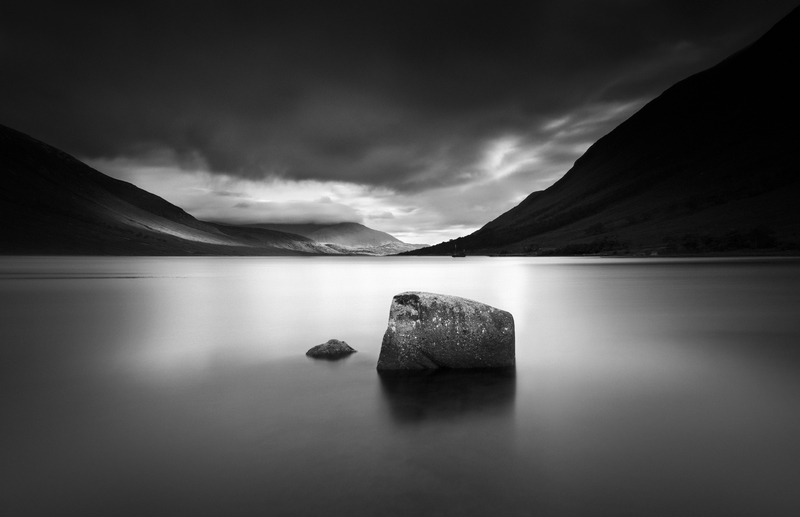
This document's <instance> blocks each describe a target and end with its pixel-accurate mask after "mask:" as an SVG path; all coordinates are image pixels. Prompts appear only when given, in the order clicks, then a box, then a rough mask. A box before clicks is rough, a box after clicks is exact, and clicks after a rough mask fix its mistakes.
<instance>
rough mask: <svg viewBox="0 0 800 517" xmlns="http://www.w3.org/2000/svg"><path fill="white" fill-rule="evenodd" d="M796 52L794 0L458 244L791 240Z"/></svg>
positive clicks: (713, 244) (444, 248)
mask: <svg viewBox="0 0 800 517" xmlns="http://www.w3.org/2000/svg"><path fill="white" fill-rule="evenodd" d="M798 62H800V9H795V10H794V11H793V12H792V13H790V14H789V15H788V16H786V17H785V18H784V19H783V20H781V21H780V22H779V23H778V24H776V25H775V26H774V27H773V28H772V29H771V30H770V31H769V32H768V33H767V34H765V35H764V36H763V37H762V38H760V39H759V40H758V41H757V42H755V43H754V44H752V45H750V46H749V47H747V48H745V49H743V50H741V51H739V52H738V53H736V54H734V55H733V56H731V57H729V58H728V59H726V60H725V61H723V62H721V63H719V64H718V65H717V66H715V67H713V68H711V69H709V70H706V71H704V72H701V73H699V74H696V75H694V76H691V77H689V78H688V79H685V80H684V81H681V82H679V83H677V84H676V85H674V86H673V87H671V88H669V89H668V90H667V91H665V92H664V93H663V94H662V95H661V96H659V97H658V98H656V99H654V100H653V101H652V102H650V103H648V104H647V105H646V106H645V107H643V108H642V109H641V110H640V111H639V112H637V113H636V114H635V115H633V116H632V117H631V118H630V119H628V120H626V121H625V122H624V123H622V124H620V125H619V126H618V127H617V128H616V129H614V130H613V131H612V132H611V133H609V134H608V135H606V136H605V137H603V138H601V139H600V140H598V141H597V142H596V143H595V144H594V145H593V146H592V147H591V148H590V149H589V150H588V151H587V152H586V153H585V154H584V155H583V156H582V157H581V158H580V159H578V160H577V161H576V162H575V165H574V166H573V167H572V169H570V171H569V172H568V173H567V174H566V175H565V176H564V177H563V178H562V179H561V180H559V181H558V182H556V183H555V184H554V185H553V186H552V187H550V188H548V189H546V190H544V191H541V192H534V193H533V194H531V195H530V196H529V197H528V198H527V199H525V200H524V201H523V202H522V203H520V204H519V205H518V206H517V207H515V208H513V209H512V210H510V211H508V212H506V213H505V214H503V215H501V216H500V217H498V218H497V219H495V220H494V221H491V222H490V223H488V224H486V225H485V226H484V227H483V228H481V229H480V230H478V231H477V232H475V233H473V234H472V235H469V236H467V237H464V238H461V239H457V244H458V247H459V248H466V249H468V250H470V251H472V252H476V251H483V252H499V251H510V252H532V251H535V250H537V249H542V248H550V249H553V248H562V249H567V250H569V249H572V250H574V251H580V250H586V251H597V248H598V247H599V248H605V250H606V251H608V250H610V249H612V248H634V249H646V248H658V247H662V246H665V245H673V247H674V244H675V241H676V240H677V241H678V242H679V246H678V247H680V246H681V245H680V242H682V241H683V240H685V239H689V241H692V239H695V240H699V242H700V244H697V243H695V245H694V246H686V247H685V248H686V250H688V251H692V250H693V249H694V250H698V249H701V248H703V247H704V246H705V248H708V249H709V250H713V249H715V248H719V249H733V248H735V247H736V244H735V243H733V244H731V243H730V242H727V241H730V240H731V239H734V240H735V239H736V238H737V236H738V237H739V244H740V245H742V246H751V245H753V239H755V238H756V237H757V236H759V235H760V236H762V237H764V238H765V239H766V241H764V242H762V244H763V243H766V244H772V245H774V244H776V243H779V242H783V243H795V242H798V241H800V202H799V201H798V200H800V183H799V182H798V179H800V165H799V164H800V160H798V154H797V151H798V142H800V127H799V126H798V119H799V118H800V100H798V92H799V91H800V79H798V75H797V73H796V68H797V63H798ZM747 236H751V237H753V238H752V239H751V238H750V237H747ZM745 237H746V238H745ZM726 239H727V241H726ZM592 243H594V244H595V245H594V246H591V245H590V244H592ZM703 243H705V244H703ZM726 246H727V248H726ZM452 248H453V244H452V243H443V244H440V245H437V246H435V247H432V248H426V249H423V250H419V251H418V252H417V253H420V254H422V253H436V254H443V253H449V252H451V251H452Z"/></svg>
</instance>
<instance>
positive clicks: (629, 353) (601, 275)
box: [0, 257, 800, 516]
mask: <svg viewBox="0 0 800 517" xmlns="http://www.w3.org/2000/svg"><path fill="white" fill-rule="evenodd" d="M408 290H420V291H430V292H438V293H445V294H452V295H458V296H463V297H467V298H472V299H476V300H479V301H482V302H485V303H488V304H490V305H493V306H495V307H498V308H501V309H505V310H508V311H510V312H511V313H512V314H513V315H514V318H515V324H516V352H517V366H516V370H515V371H513V372H502V373H497V374H491V373H485V372H483V373H477V374H476V373H469V372H467V373H460V372H445V373H437V374H432V375H422V376H413V377H408V378H396V377H392V376H388V377H387V376H381V375H379V374H378V372H377V371H376V370H375V365H376V363H377V358H378V353H379V351H380V343H381V337H382V335H383V332H384V330H385V328H386V322H387V317H388V311H389V304H390V302H391V298H392V296H393V295H394V294H397V293H399V292H402V291H408ZM330 338H337V339H342V340H345V341H347V342H348V343H349V344H350V345H351V346H353V347H354V348H355V349H357V350H358V353H356V354H354V355H352V356H350V357H349V358H347V359H345V360H342V361H319V360H313V359H310V358H307V357H305V355H304V354H305V352H306V350H307V349H309V348H310V347H312V346H314V345H317V344H319V343H322V342H324V341H326V340H328V339H330ZM798 436H800V261H798V260H795V259H695V260H679V259H670V260H666V259H665V260H660V259H647V260H632V259H614V260H612V259H599V258H552V259H546V258H466V259H451V258H399V257H398V258H340V257H334V258H277V257H276V258H198V257H192V258H173V257H170V258H87V257H83V258H81V257H73V258H46V257H3V258H0V513H2V514H3V515H15V516H16V515H26V516H27V515H34V516H35V515H48V516H50V515H320V514H329V515H387V516H395V515H398V516H404V515H416V516H424V515H460V516H469V515H488V514H490V513H491V514H493V515H504V516H507V515H544V516H564V515H636V516H638V515H653V516H662V515H663V516H667V515H743V516H744V515H748V516H749V515H771V516H778V515H787V516H788V515H798V514H799V512H800V490H798V489H797V488H798V487H799V486H800V440H798Z"/></svg>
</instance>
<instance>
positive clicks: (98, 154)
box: [0, 0, 794, 191]
mask: <svg viewBox="0 0 800 517" xmlns="http://www.w3.org/2000/svg"><path fill="white" fill-rule="evenodd" d="M793 6H794V1H784V0H774V1H765V0H759V1H742V2H718V1H687V2H678V1H612V2H599V1H585V2H578V1H572V2H570V1H552V2H535V1H526V2H498V1H494V2H484V3H476V2H433V1H425V2H414V1H402V2H333V1H331V2H298V1H293V2H259V3H252V4H248V3H230V2H218V3H209V2H165V3H152V4H148V3H145V2H131V3H126V4H118V3H114V2H106V3H100V4H98V5H86V4H81V3H75V2H18V3H16V4H15V5H11V6H6V7H5V8H4V13H3V15H2V17H1V18H0V70H2V74H3V77H2V81H0V98H2V105H0V123H3V124H7V125H10V126H12V127H15V128H17V129H20V130H22V131H25V132H28V133H30V134H32V135H33V136H36V137H38V138H41V139H43V140H45V141H48V142H50V143H52V144H54V145H56V146H58V147H61V148H63V149H65V150H67V151H68V152H70V153H72V154H76V155H79V156H81V157H86V158H105V159H112V158H115V157H127V158H137V157H140V158H142V159H145V158H148V157H150V158H151V157H152V156H153V155H159V156H165V155H166V156H171V157H174V158H175V159H177V160H178V161H179V162H180V163H182V164H184V165H186V166H187V167H188V166H192V167H196V166H197V165H198V164H202V165H203V166H207V167H208V168H209V169H210V170H211V171H213V172H224V173H227V174H231V175H235V176H241V177H248V178H262V177H270V176H272V177H275V176H278V177H286V178H292V179H320V180H344V181H352V182H356V183H361V184H367V185H386V186H390V187H393V188H397V189H400V190H407V191H420V190H424V189H426V188H429V187H432V186H441V185H448V184H453V183H458V182H463V181H466V180H468V179H470V178H473V179H474V177H477V176H479V175H480V174H482V172H481V170H480V168H479V167H477V166H476V164H477V163H478V162H479V161H480V160H481V157H482V156H483V153H484V152H485V151H486V146H487V145H488V144H489V143H490V142H491V141H492V140H493V139H497V138H501V137H504V136H508V135H515V136H517V137H519V138H521V142H522V143H527V144H530V145H532V146H535V145H539V144H541V143H542V142H543V141H545V140H546V139H547V138H549V137H550V135H551V134H552V131H551V130H548V129H546V127H547V125H548V124H550V123H552V121H553V120H557V119H559V118H563V117H570V116H573V117H574V116H575V114H576V113H579V112H581V110H584V111H585V110H587V109H590V108H592V107H593V106H594V107H596V106H601V107H602V106H612V107H613V106H614V105H625V104H628V103H631V102H636V101H642V102H643V101H645V100H648V99H650V98H653V97H654V96H655V95H657V94H658V93H660V92H661V91H662V90H663V89H665V88H666V87H668V86H669V85H671V84H672V83H674V82H676V81H677V80H679V79H681V78H683V77H685V76H686V75H688V74H690V73H693V72H696V71H699V70H702V69H704V68H707V67H708V66H711V65H713V64H714V63H716V62H718V61H719V60H720V59H722V58H724V57H725V56H726V55H728V54H730V53H731V52H733V51H735V50H737V49H739V48H741V47H742V46H744V45H746V44H748V43H750V42H751V41H753V40H754V39H755V38H756V37H757V36H759V35H760V34H762V33H763V32H765V31H766V30H767V29H768V28H769V27H770V26H771V25H772V24H774V23H775V22H776V21H777V20H778V19H780V17H782V16H783V15H784V14H786V13H787V12H788V11H789V10H790V9H791V8H792V7H793ZM610 109H611V108H610ZM612 111H613V110H612ZM627 115H629V114H626V116H627ZM619 121H620V119H619V118H618V117H617V118H614V117H611V118H609V119H607V120H606V121H604V122H602V123H599V124H595V126H593V128H592V130H591V131H590V132H588V133H587V134H585V135H584V137H583V140H581V141H586V139H587V138H588V139H590V141H591V140H593V139H596V138H597V137H599V136H601V135H602V134H603V133H604V132H607V131H608V130H609V129H611V128H612V127H613V125H614V124H617V123H618V122H619ZM543 128H545V129H543ZM578 140H580V139H576V142H577V141H578ZM165 151H166V152H167V154H164V153H165ZM552 152H557V151H556V150H554V151H552ZM566 155H568V156H571V154H570V153H567V154H566ZM150 158H148V159H150Z"/></svg>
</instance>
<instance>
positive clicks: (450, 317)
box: [378, 292, 515, 370]
mask: <svg viewBox="0 0 800 517" xmlns="http://www.w3.org/2000/svg"><path fill="white" fill-rule="evenodd" d="M514 364H515V357H514V318H513V316H511V313H509V312H506V311H503V310H500V309H496V308H494V307H491V306H489V305H486V304H484V303H480V302H476V301H474V300H468V299H466V298H459V297H457V296H448V295H443V294H434V293H422V292H406V293H401V294H398V295H396V296H395V297H394V298H393V299H392V306H391V308H390V310H389V324H388V326H387V328H386V333H385V334H384V336H383V343H382V344H381V353H380V356H379V357H378V370H421V369H433V368H501V367H510V366H514Z"/></svg>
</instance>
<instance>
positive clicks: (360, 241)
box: [252, 223, 403, 246]
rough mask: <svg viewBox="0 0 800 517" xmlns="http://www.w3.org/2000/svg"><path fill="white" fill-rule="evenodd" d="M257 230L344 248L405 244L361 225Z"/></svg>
mask: <svg viewBox="0 0 800 517" xmlns="http://www.w3.org/2000/svg"><path fill="white" fill-rule="evenodd" d="M252 226H254V227H257V228H267V229H270V230H277V231H281V232H287V233H295V234H298V235H302V236H304V237H308V238H309V239H312V240H313V241H315V242H320V243H323V244H339V245H342V246H383V245H385V244H403V242H402V241H401V240H400V239H397V238H395V237H393V236H391V235H389V234H388V233H385V232H381V231H378V230H373V229H372V228H367V227H366V226H364V225H363V224H359V223H335V224H257V225H252Z"/></svg>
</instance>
